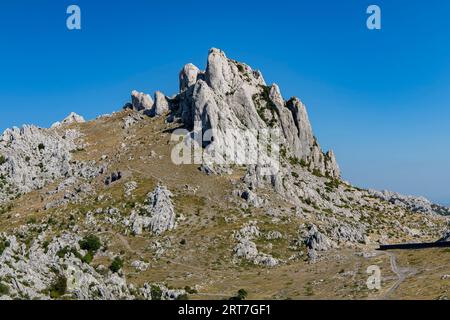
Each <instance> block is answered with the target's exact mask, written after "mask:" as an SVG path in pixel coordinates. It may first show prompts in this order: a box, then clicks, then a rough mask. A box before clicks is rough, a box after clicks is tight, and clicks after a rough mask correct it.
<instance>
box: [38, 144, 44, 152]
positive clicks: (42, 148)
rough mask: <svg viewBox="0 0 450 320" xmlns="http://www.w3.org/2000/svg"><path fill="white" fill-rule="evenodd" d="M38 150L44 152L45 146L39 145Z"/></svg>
mask: <svg viewBox="0 0 450 320" xmlns="http://www.w3.org/2000/svg"><path fill="white" fill-rule="evenodd" d="M38 149H39V151H42V150H44V149H45V145H44V144H43V143H39V145H38Z"/></svg>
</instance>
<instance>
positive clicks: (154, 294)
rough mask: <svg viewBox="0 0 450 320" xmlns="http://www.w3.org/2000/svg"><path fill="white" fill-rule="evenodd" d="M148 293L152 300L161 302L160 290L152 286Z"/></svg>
mask: <svg viewBox="0 0 450 320" xmlns="http://www.w3.org/2000/svg"><path fill="white" fill-rule="evenodd" d="M150 292H151V294H152V300H161V298H162V291H161V288H160V287H158V286H152V287H151V289H150Z"/></svg>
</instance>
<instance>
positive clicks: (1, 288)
mask: <svg viewBox="0 0 450 320" xmlns="http://www.w3.org/2000/svg"><path fill="white" fill-rule="evenodd" d="M7 294H9V287H8V286H7V285H5V284H3V283H1V282H0V296H5V295H7Z"/></svg>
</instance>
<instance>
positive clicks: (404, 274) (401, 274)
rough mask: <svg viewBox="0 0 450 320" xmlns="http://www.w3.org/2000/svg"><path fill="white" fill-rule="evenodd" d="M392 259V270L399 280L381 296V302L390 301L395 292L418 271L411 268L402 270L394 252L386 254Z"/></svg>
mask: <svg viewBox="0 0 450 320" xmlns="http://www.w3.org/2000/svg"><path fill="white" fill-rule="evenodd" d="M386 254H387V255H388V256H389V258H390V263H391V270H392V272H393V273H395V274H396V275H397V277H398V280H397V281H396V282H395V283H394V284H393V285H392V286H391V287H390V288H389V289H388V290H387V291H386V292H385V293H384V294H382V295H381V297H380V299H381V300H388V299H390V298H391V297H392V295H393V294H394V293H395V291H396V290H397V289H398V288H399V287H400V285H401V284H402V283H403V282H404V281H405V280H406V279H407V278H408V277H411V276H414V275H415V274H416V273H417V271H416V270H414V269H411V268H401V267H399V266H398V264H397V257H396V255H395V254H394V253H393V252H386Z"/></svg>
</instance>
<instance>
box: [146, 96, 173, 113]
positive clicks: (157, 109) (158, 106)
mask: <svg viewBox="0 0 450 320" xmlns="http://www.w3.org/2000/svg"><path fill="white" fill-rule="evenodd" d="M168 111H169V102H168V100H167V98H166V96H165V95H164V94H163V93H162V92H160V91H156V93H155V103H154V105H153V108H152V110H151V111H150V115H151V116H162V115H164V114H165V113H167V112H168Z"/></svg>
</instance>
